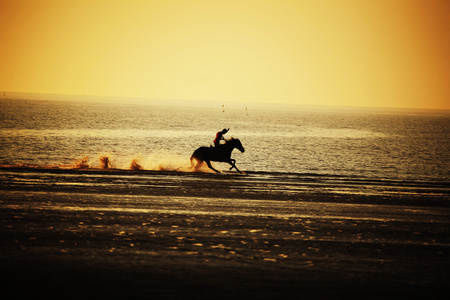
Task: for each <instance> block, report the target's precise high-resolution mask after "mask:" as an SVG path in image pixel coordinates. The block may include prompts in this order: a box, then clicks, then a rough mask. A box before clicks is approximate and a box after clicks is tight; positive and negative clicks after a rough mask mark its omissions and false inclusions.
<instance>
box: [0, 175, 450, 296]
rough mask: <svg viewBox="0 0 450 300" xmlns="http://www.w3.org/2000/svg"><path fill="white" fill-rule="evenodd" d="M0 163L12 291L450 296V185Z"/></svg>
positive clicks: (4, 250)
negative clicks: (366, 188) (368, 186)
mask: <svg viewBox="0 0 450 300" xmlns="http://www.w3.org/2000/svg"><path fill="white" fill-rule="evenodd" d="M0 175H1V178H2V182H1V185H0V195H1V201H0V210H1V222H2V224H1V240H2V244H1V248H0V253H1V259H0V264H1V269H2V277H3V280H2V283H1V288H2V294H3V295H5V296H6V297H5V298H4V299H16V298H19V297H22V296H23V297H30V296H37V295H39V296H41V295H42V296H44V297H46V298H51V299H54V298H64V299H67V298H71V299H75V298H77V299H79V298H87V299H93V298H99V297H101V298H125V297H127V298H132V299H213V298H214V299H230V298H237V299H248V298H254V299H275V298H277V299H280V298H283V299H293V298H295V299H299V298H303V299H336V298H346V299H348V298H355V299H360V298H366V299H367V298H369V299H379V298H381V297H388V298H394V297H395V298H400V299H406V298H409V297H411V296H415V297H419V298H421V297H423V298H425V297H426V298H430V299H431V298H433V299H439V298H440V299H444V298H446V296H448V292H449V288H448V278H449V259H448V257H449V246H450V243H449V229H448V228H449V226H448V225H449V222H450V221H449V220H450V219H449V212H450V210H449V205H448V200H449V194H448V188H446V187H445V186H441V185H435V186H432V187H427V188H424V187H423V186H420V185H418V186H414V185H413V184H411V183H410V184H409V185H408V184H406V183H403V184H400V183H398V184H396V185H394V184H392V183H391V187H390V188H391V189H396V192H395V193H392V192H391V193H390V192H386V191H389V189H386V187H383V191H384V192H383V193H376V190H377V189H376V184H373V183H372V190H373V191H374V192H372V193H366V194H361V193H357V192H355V191H360V190H361V186H360V185H361V183H348V182H347V183H345V184H343V183H340V184H339V183H338V181H339V180H336V179H329V178H328V179H327V178H325V179H321V180H317V178H314V180H313V179H311V178H310V177H308V175H298V176H299V177H298V178H295V180H292V179H291V180H290V179H289V178H288V177H289V176H286V174H266V173H250V174H238V173H232V172H228V173H222V174H212V173H202V172H200V173H187V172H174V171H130V170H77V169H68V170H66V169H57V168H54V169H48V168H47V169H42V168H41V169H39V168H27V167H2V168H1V170H0ZM274 177H276V178H274ZM283 178H284V179H283ZM299 179H300V180H299ZM301 179H302V180H301ZM294 183H295V184H294ZM385 184H386V183H379V185H385ZM352 185H359V186H358V187H357V188H356V190H355V191H353V192H352ZM424 190H425V191H424ZM339 191H340V192H339ZM342 191H344V192H342ZM420 191H422V192H420Z"/></svg>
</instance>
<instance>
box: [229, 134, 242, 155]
mask: <svg viewBox="0 0 450 300" xmlns="http://www.w3.org/2000/svg"><path fill="white" fill-rule="evenodd" d="M227 143H229V144H231V145H233V147H234V148H237V149H239V151H241V152H242V153H244V152H245V149H244V146H242V143H241V141H240V140H239V139H235V138H233V137H232V138H231V139H229V140H228V141H227Z"/></svg>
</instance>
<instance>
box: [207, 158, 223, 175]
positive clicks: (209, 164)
mask: <svg viewBox="0 0 450 300" xmlns="http://www.w3.org/2000/svg"><path fill="white" fill-rule="evenodd" d="M205 162H206V164H207V165H208V167H209V168H210V169H211V170H214V171H216V173H220V172H219V171H217V170H216V169H214V168H213V166H212V165H211V162H210V161H209V160H205Z"/></svg>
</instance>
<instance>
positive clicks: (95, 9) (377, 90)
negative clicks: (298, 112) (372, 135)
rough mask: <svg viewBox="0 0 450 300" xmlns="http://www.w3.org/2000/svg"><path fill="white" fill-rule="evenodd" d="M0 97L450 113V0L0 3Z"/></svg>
mask: <svg viewBox="0 0 450 300" xmlns="http://www.w3.org/2000/svg"><path fill="white" fill-rule="evenodd" d="M0 41H1V46H0V66H1V68H0V91H7V92H8V91H10V92H30V93H52V94H53V93H54V94H75V95H93V96H112V97H128V98H129V97H140V98H151V99H178V100H182V101H185V102H186V103H189V102H193V101H215V102H224V103H227V102H248V103H274V104H277V103H286V104H306V105H343V106H374V107H409V108H438V109H450V80H449V75H450V74H449V73H450V72H449V71H450V57H449V54H450V53H449V50H450V1H448V0H395V1H391V0H330V1H329V0H291V1H288V0H275V1H265V0H255V1H251V0H239V1H234V0H224V1H222V0H204V1H202V0H186V1H181V0H177V1H174V0H161V1H151V0H145V1H138V0H130V1H126V0H123V1H120V0H88V1H85V0H55V1H51V0H30V1H27V0H0Z"/></svg>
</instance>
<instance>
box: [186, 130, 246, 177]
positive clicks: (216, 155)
mask: <svg viewBox="0 0 450 300" xmlns="http://www.w3.org/2000/svg"><path fill="white" fill-rule="evenodd" d="M235 148H237V149H239V151H241V152H242V153H244V151H245V149H244V147H243V146H242V144H241V141H240V140H239V139H235V138H231V139H229V140H226V141H225V144H223V145H220V146H218V147H200V148H198V149H197V150H195V151H194V153H193V154H192V156H191V166H192V167H194V168H195V170H198V168H199V167H200V165H201V164H202V163H203V162H206V164H207V165H208V167H209V168H210V169H212V170H214V171H215V172H216V173H220V172H219V171H217V170H216V169H214V168H213V167H212V166H211V161H218V162H227V163H229V164H230V165H231V168H230V171H231V170H232V169H233V168H235V169H236V171H238V172H239V173H242V172H241V171H239V169H238V168H237V167H236V165H235V163H236V160H235V159H232V158H231V152H232V151H233V149H235ZM194 159H195V160H196V161H197V163H196V164H194V162H193V160H194Z"/></svg>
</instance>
